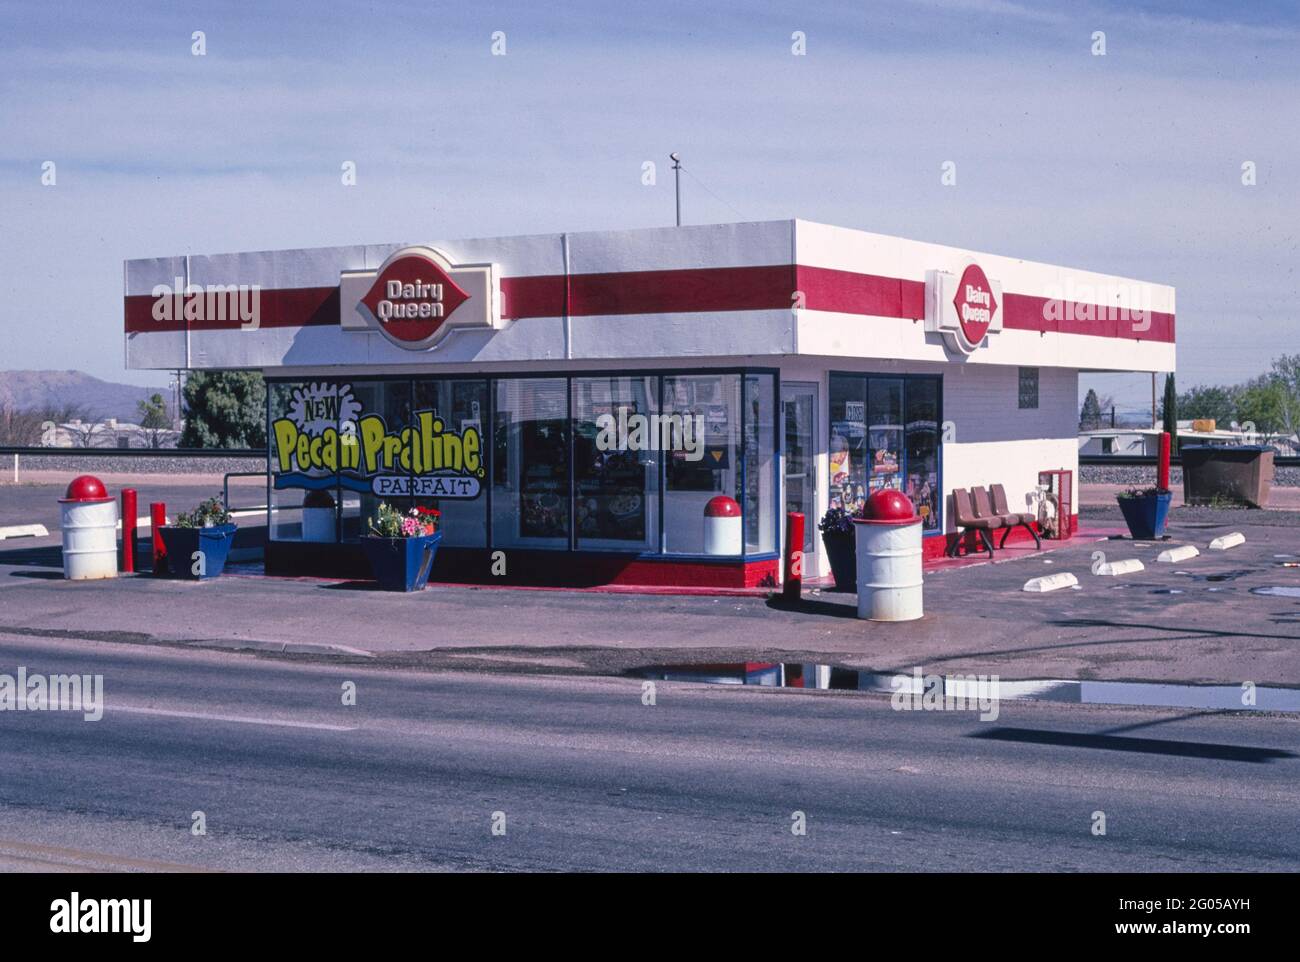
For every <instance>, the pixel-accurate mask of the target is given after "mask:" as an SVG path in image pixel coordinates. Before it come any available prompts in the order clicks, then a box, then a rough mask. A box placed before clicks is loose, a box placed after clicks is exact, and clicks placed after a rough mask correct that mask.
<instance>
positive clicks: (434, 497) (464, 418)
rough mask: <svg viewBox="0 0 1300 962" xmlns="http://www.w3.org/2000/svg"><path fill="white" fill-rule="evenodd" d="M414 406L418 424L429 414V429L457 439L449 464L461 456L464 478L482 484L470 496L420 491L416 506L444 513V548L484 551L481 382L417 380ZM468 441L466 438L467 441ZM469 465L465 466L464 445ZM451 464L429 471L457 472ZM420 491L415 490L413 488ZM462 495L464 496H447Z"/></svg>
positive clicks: (483, 388) (483, 406) (483, 385)
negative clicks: (458, 440) (458, 446)
mask: <svg viewBox="0 0 1300 962" xmlns="http://www.w3.org/2000/svg"><path fill="white" fill-rule="evenodd" d="M414 390H415V393H414V396H413V400H412V404H413V406H414V408H415V418H416V421H417V422H419V421H420V420H421V417H422V416H425V415H427V420H429V421H430V425H429V426H430V427H431V428H432V427H433V426H435V425H436V426H437V427H439V428H441V429H442V431H443V432H444V434H448V433H449V434H451V435H453V436H459V437H460V438H461V444H460V450H459V452H458V451H456V450H455V447H454V446H453V448H452V449H451V450H450V451H449V452H448V454H449V458H448V460H451V461H453V462H454V461H455V459H456V458H457V457H459V468H460V469H461V470H462V471H467V473H468V476H470V477H475V479H476V480H480V476H479V471H481V472H482V474H481V484H479V485H477V486H475V490H474V492H473V497H462V496H455V497H453V496H449V495H446V494H444V495H442V496H439V495H438V494H435V493H433V492H425V491H421V492H420V494H419V495H417V497H416V499H415V503H416V504H417V505H419V506H420V507H423V508H436V509H437V510H438V511H440V512H441V513H442V517H441V518H440V519H439V530H440V531H442V544H443V546H445V547H449V548H484V547H487V470H486V461H487V454H488V453H487V451H486V450H485V448H486V445H484V444H483V443H482V438H483V437H484V434H483V427H484V424H485V423H486V421H487V412H488V394H487V392H488V387H487V382H486V381H483V380H449V379H440V380H428V381H416V382H415V388H414ZM466 439H470V440H469V441H468V444H467V441H466ZM467 446H468V448H469V450H468V453H469V455H470V460H471V463H470V464H469V465H466V463H465V456H466V453H467V452H466V447H467ZM456 467H457V465H456V464H455V463H452V464H451V465H449V466H446V467H443V468H441V469H434V468H433V466H432V465H430V466H426V468H427V470H430V471H434V470H448V471H450V470H455V469H456ZM417 490H418V489H417ZM451 493H454V494H461V493H462V492H451Z"/></svg>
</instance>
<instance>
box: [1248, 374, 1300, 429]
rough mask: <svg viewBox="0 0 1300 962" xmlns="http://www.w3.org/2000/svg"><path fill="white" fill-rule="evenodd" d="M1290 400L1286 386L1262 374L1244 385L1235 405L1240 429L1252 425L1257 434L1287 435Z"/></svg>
mask: <svg viewBox="0 0 1300 962" xmlns="http://www.w3.org/2000/svg"><path fill="white" fill-rule="evenodd" d="M1290 400H1291V399H1290V398H1288V396H1287V389H1286V383H1285V382H1284V381H1283V380H1282V379H1281V378H1277V377H1274V376H1273V375H1271V374H1261V375H1260V376H1259V377H1257V378H1255V379H1253V380H1251V381H1248V382H1246V385H1245V386H1244V387H1243V388H1242V390H1241V398H1240V401H1239V402H1238V405H1237V411H1238V415H1239V417H1240V421H1241V424H1242V426H1243V427H1244V426H1245V425H1247V424H1253V425H1254V430H1255V432H1256V433H1259V434H1273V433H1275V432H1281V433H1283V434H1290V433H1291V431H1290V430H1288V427H1287V424H1288V420H1290V412H1289V407H1290Z"/></svg>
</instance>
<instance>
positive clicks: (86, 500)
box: [59, 474, 117, 581]
mask: <svg viewBox="0 0 1300 962" xmlns="http://www.w3.org/2000/svg"><path fill="white" fill-rule="evenodd" d="M59 507H60V508H61V510H62V515H63V518H62V521H63V577H64V578H67V579H68V580H69V581H90V580H92V579H95V578H116V577H117V502H116V501H115V500H114V499H113V498H111V497H109V495H108V490H107V489H106V488H105V487H104V482H102V481H100V480H99V478H96V477H94V476H92V475H89V474H83V475H81V477H79V478H75V479H74V480H73V482H72V483H71V484H69V485H68V490H67V491H66V492H65V493H64V496H63V497H62V498H60V499H59Z"/></svg>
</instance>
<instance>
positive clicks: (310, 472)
mask: <svg viewBox="0 0 1300 962" xmlns="http://www.w3.org/2000/svg"><path fill="white" fill-rule="evenodd" d="M267 394H268V399H269V402H270V406H269V414H270V426H271V430H270V431H268V432H267V435H268V444H269V455H270V471H271V512H270V518H269V522H268V527H269V536H270V537H271V538H272V539H274V540H276V541H316V542H333V541H336V540H337V538H338V530H337V513H338V512H337V505H338V497H339V491H338V477H337V471H336V470H334V468H333V467H331V465H335V464H337V461H338V457H339V440H338V430H337V427H338V404H339V387H338V385H337V384H334V383H332V382H324V381H310V382H309V381H303V382H292V383H271V384H269V385H268V386H267Z"/></svg>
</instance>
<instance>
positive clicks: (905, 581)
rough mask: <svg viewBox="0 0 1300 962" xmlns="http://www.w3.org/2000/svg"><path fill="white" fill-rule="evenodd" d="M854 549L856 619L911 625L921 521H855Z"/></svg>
mask: <svg viewBox="0 0 1300 962" xmlns="http://www.w3.org/2000/svg"><path fill="white" fill-rule="evenodd" d="M853 527H854V531H855V535H856V538H857V549H858V617H859V618H864V619H868V620H870V621H915V620H916V619H917V618H920V617H921V615H922V614H923V611H922V603H921V582H922V574H921V519H920V518H919V517H916V518H913V519H908V520H902V521H897V520H886V521H876V520H871V519H862V518H855V519H854V520H853Z"/></svg>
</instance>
